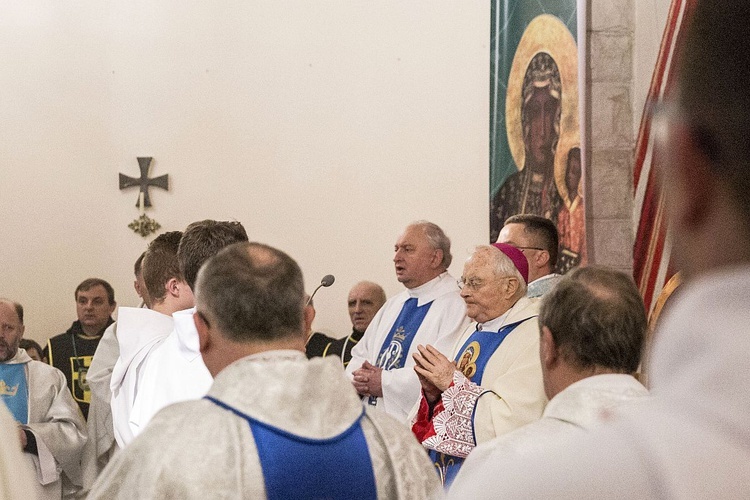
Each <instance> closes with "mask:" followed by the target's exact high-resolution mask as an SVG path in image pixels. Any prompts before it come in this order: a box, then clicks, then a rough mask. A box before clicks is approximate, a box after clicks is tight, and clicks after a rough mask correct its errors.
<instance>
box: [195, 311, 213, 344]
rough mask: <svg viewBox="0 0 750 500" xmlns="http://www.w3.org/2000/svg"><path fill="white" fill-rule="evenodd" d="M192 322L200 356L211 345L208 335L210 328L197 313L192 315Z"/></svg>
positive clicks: (209, 335)
mask: <svg viewBox="0 0 750 500" xmlns="http://www.w3.org/2000/svg"><path fill="white" fill-rule="evenodd" d="M193 322H194V323H195V329H196V330H197V331H198V346H199V347H200V352H201V354H202V353H204V352H206V350H207V349H208V347H209V346H210V345H211V334H210V333H209V330H210V329H211V327H210V326H209V325H208V323H206V320H205V319H203V315H202V314H201V313H199V312H197V311H196V312H195V313H194V314H193Z"/></svg>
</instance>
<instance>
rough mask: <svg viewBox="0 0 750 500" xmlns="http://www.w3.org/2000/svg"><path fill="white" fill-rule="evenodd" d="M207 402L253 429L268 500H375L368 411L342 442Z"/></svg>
mask: <svg viewBox="0 0 750 500" xmlns="http://www.w3.org/2000/svg"><path fill="white" fill-rule="evenodd" d="M205 398H206V399H208V400H209V401H212V402H213V403H215V404H217V405H218V406H220V407H222V408H224V409H227V410H229V411H231V412H233V413H234V414H235V415H238V416H240V417H242V418H244V419H245V420H247V422H248V424H250V430H251V431H252V433H253V439H254V440H255V446H256V447H257V448H258V457H259V458H260V465H261V469H262V471H263V479H264V481H265V486H266V497H267V498H268V500H277V499H278V500H285V499H289V498H295V499H296V498H299V499H321V500H322V499H326V500H328V499H330V500H336V499H342V500H343V499H350V498H357V499H360V498H361V499H373V500H374V499H376V498H377V496H378V494H377V488H376V487H375V473H374V472H373V469H372V461H371V460H370V452H369V449H368V447H367V441H366V440H365V435H364V432H363V431H362V425H361V421H362V417H363V416H364V410H363V411H362V414H361V415H360V416H359V418H357V420H356V421H355V422H354V423H353V424H352V425H351V427H349V428H348V429H346V430H345V431H344V432H342V433H341V434H339V435H338V436H334V437H331V438H326V439H311V438H305V437H301V436H297V435H294V434H291V433H289V432H286V431H284V430H281V429H279V428H277V427H273V426H271V425H268V424H266V423H264V422H261V421H259V420H257V419H255V418H253V417H250V416H249V415H246V414H244V413H242V412H240V411H239V410H237V409H235V408H232V407H231V406H229V405H227V404H226V403H224V402H222V401H219V400H218V399H216V398H213V397H211V396H205Z"/></svg>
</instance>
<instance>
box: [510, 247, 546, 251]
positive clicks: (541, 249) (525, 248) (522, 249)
mask: <svg viewBox="0 0 750 500" xmlns="http://www.w3.org/2000/svg"><path fill="white" fill-rule="evenodd" d="M516 248H517V249H519V250H520V251H522V252H523V251H524V250H539V251H540V252H545V251H546V249H545V248H539V247H516Z"/></svg>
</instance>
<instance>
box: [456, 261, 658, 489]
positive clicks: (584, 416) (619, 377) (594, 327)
mask: <svg viewBox="0 0 750 500" xmlns="http://www.w3.org/2000/svg"><path fill="white" fill-rule="evenodd" d="M646 324H647V322H646V310H645V308H644V306H643V300H642V299H641V296H640V295H639V293H638V289H637V288H636V286H635V283H633V280H632V279H631V278H630V277H629V276H626V275H624V274H622V273H620V272H618V271H614V270H611V269H606V268H603V267H584V268H579V269H575V270H573V271H572V272H571V273H570V274H569V275H568V276H566V277H565V278H563V279H562V280H560V283H558V284H557V286H555V288H554V289H553V290H552V291H550V292H549V293H548V294H547V295H545V296H544V299H543V300H542V306H541V310H540V312H539V325H540V326H541V340H540V342H541V346H540V350H539V356H540V358H541V363H542V376H543V379H544V389H545V392H546V394H547V397H548V398H549V399H550V401H549V403H548V404H547V407H546V408H545V409H544V415H543V416H542V418H541V420H537V421H536V422H532V423H530V424H528V425H525V426H523V427H521V428H519V429H517V430H515V431H513V432H510V433H508V434H504V435H502V436H500V437H498V438H496V439H493V440H492V441H488V442H486V443H484V444H480V445H479V446H477V448H476V449H475V450H474V451H473V452H472V453H471V455H469V458H468V459H467V460H466V463H465V464H464V466H463V467H462V469H461V472H460V473H459V474H458V477H457V478H456V482H455V483H454V484H453V487H452V489H451V492H453V493H455V494H456V496H457V497H461V496H462V495H461V491H462V488H464V487H466V488H473V487H476V485H477V484H480V483H483V481H484V475H485V474H487V473H488V471H487V468H491V465H490V464H494V463H496V462H497V461H498V460H501V459H503V457H516V458H518V457H522V456H523V455H524V454H525V453H529V452H530V451H536V450H542V451H543V450H544V449H545V447H546V446H549V444H550V443H551V442H552V441H553V440H555V439H559V438H562V437H567V436H573V437H574V436H580V435H582V434H583V433H585V432H586V431H588V430H590V429H592V428H593V427H595V426H596V425H599V424H601V423H602V422H603V421H605V420H606V419H607V418H608V417H609V415H610V412H611V410H612V409H613V408H615V407H617V406H619V405H622V404H625V403H630V402H636V401H643V398H644V397H645V396H647V395H648V391H647V390H646V388H645V387H643V385H641V383H640V382H638V381H637V380H636V379H635V378H634V377H633V374H634V373H635V371H636V370H637V369H638V365H639V363H640V359H641V351H642V349H643V340H644V338H645V334H646ZM497 474H502V472H501V471H498V472H497ZM464 495H465V496H468V495H469V494H468V493H464Z"/></svg>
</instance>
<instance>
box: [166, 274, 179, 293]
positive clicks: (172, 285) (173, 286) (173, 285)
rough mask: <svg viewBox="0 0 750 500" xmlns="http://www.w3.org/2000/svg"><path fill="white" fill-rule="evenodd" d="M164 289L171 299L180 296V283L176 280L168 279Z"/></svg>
mask: <svg viewBox="0 0 750 500" xmlns="http://www.w3.org/2000/svg"><path fill="white" fill-rule="evenodd" d="M164 289H165V290H166V291H167V293H168V294H170V295H171V296H173V297H179V296H180V283H179V282H178V281H177V278H169V280H168V281H167V282H166V284H165V285H164Z"/></svg>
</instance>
